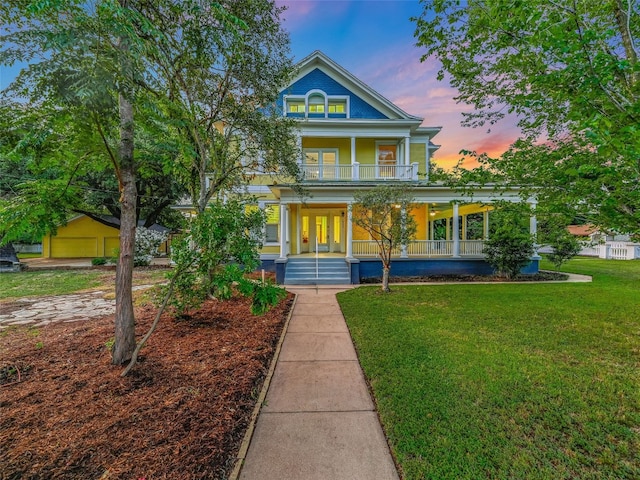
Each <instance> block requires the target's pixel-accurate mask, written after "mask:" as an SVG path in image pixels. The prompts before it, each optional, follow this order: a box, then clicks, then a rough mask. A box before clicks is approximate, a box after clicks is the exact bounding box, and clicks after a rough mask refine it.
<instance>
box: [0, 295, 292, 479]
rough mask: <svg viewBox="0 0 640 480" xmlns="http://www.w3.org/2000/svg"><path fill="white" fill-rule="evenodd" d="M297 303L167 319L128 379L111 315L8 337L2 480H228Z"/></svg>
mask: <svg viewBox="0 0 640 480" xmlns="http://www.w3.org/2000/svg"><path fill="white" fill-rule="evenodd" d="M292 301H293V296H292V295H289V296H288V297H287V298H286V299H285V300H284V301H283V302H281V303H280V305H279V306H277V307H276V308H274V309H272V310H271V311H270V312H269V313H267V314H266V315H265V316H254V315H252V314H251V313H250V304H249V302H248V301H247V300H245V299H242V298H235V299H232V300H230V301H228V302H215V301H208V302H207V303H206V304H205V305H204V307H203V308H202V309H200V310H198V311H197V312H193V314H192V316H190V317H188V318H184V319H180V320H175V319H173V318H172V317H169V316H168V315H165V318H163V319H162V320H161V322H160V325H159V326H158V329H157V330H156V332H155V333H154V334H153V335H152V336H151V338H150V340H149V342H148V344H147V346H146V347H145V348H144V349H143V351H142V357H141V358H140V359H139V364H138V365H137V366H136V367H135V368H134V369H133V370H132V371H131V373H130V374H129V376H128V377H126V378H121V377H120V373H121V372H122V370H123V367H120V366H113V365H111V364H110V360H111V358H110V353H109V351H108V348H107V346H106V344H107V343H108V341H109V339H111V338H112V337H113V317H105V318H102V319H95V320H87V321H82V322H75V323H60V324H52V325H49V326H47V327H44V328H40V329H37V330H34V329H31V330H29V329H26V328H16V329H11V330H10V331H8V332H7V331H5V332H2V333H0V479H2V480H8V479H65V480H66V479H102V480H106V479H135V480H138V479H146V480H151V479H219V478H226V477H227V476H228V474H229V473H230V471H231V469H232V468H233V463H234V461H235V457H236V455H237V451H238V449H239V446H240V442H241V441H242V438H243V435H244V433H245V430H246V427H247V425H248V422H249V420H250V416H251V412H252V410H253V407H254V405H255V402H256V399H257V397H258V394H259V392H260V389H261V387H262V384H263V380H264V377H265V375H266V373H267V370H268V367H269V362H270V360H271V359H272V357H273V355H274V350H275V347H276V345H277V341H278V339H279V336H280V334H281V332H282V328H283V325H284V323H285V320H286V316H287V315H288V312H289V309H290V306H291V303H292ZM155 311H156V310H155V308H153V307H150V306H149V307H142V308H139V309H138V310H137V313H136V320H137V326H136V331H137V333H138V334H140V335H142V334H144V332H146V330H147V328H148V326H149V325H150V324H151V321H152V320H153V316H154V315H155Z"/></svg>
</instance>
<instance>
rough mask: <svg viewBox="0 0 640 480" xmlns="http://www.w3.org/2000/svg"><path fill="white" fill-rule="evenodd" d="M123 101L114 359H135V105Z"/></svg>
mask: <svg viewBox="0 0 640 480" xmlns="http://www.w3.org/2000/svg"><path fill="white" fill-rule="evenodd" d="M119 103H120V152H119V153H120V175H119V176H120V201H121V204H122V213H121V215H120V257H119V258H118V266H117V268H116V321H115V324H116V325H115V343H114V345H113V355H112V359H111V361H112V363H113V364H114V365H120V364H123V363H125V362H127V361H129V360H130V359H131V356H132V355H133V351H134V350H135V348H136V336H135V317H134V314H133V296H132V292H131V285H132V279H133V253H134V247H135V239H136V199H137V190H136V175H135V164H134V159H133V106H132V105H131V102H130V101H129V99H128V98H126V97H125V96H124V95H123V94H120V97H119Z"/></svg>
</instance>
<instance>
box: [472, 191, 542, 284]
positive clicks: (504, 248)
mask: <svg viewBox="0 0 640 480" xmlns="http://www.w3.org/2000/svg"><path fill="white" fill-rule="evenodd" d="M489 218H490V219H491V221H490V226H489V239H488V240H487V241H486V242H485V245H484V254H485V258H486V261H487V263H488V264H489V265H491V266H492V267H493V268H494V269H495V271H496V272H497V273H498V274H499V275H503V276H505V277H506V278H514V277H515V276H516V275H518V274H519V273H520V270H522V268H524V267H526V266H527V265H528V264H529V263H530V262H531V257H532V256H533V254H534V253H535V250H534V238H533V236H532V235H531V234H530V233H529V226H528V225H526V224H525V223H524V222H525V221H524V219H527V218H529V216H528V207H527V205H523V204H509V203H506V202H505V203H500V204H499V205H498V206H497V208H496V209H495V210H493V211H492V212H491V215H490V217H489Z"/></svg>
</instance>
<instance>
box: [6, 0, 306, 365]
mask: <svg viewBox="0 0 640 480" xmlns="http://www.w3.org/2000/svg"><path fill="white" fill-rule="evenodd" d="M279 13H280V9H278V8H277V7H276V6H275V4H274V3H273V2H272V1H269V0H250V1H249V0H247V1H229V2H225V3H224V4H221V3H218V2H213V1H205V2H202V1H199V0H183V1H179V2H175V1H169V0H164V1H163V0H159V1H157V2H141V1H135V0H101V1H98V2H95V3H92V4H86V3H84V2H79V1H74V0H56V1H51V2H39V1H35V0H34V1H22V0H12V1H10V2H5V4H3V5H2V6H1V7H0V18H1V19H2V20H3V22H2V23H3V25H5V28H4V29H3V31H2V33H1V35H2V36H1V38H0V63H4V64H12V63H13V62H15V61H18V60H19V61H22V62H28V63H30V65H29V67H27V68H26V69H24V70H23V71H22V72H21V73H20V75H19V76H18V78H17V79H16V81H15V82H14V83H13V85H12V86H11V87H10V89H9V90H8V92H5V93H7V94H11V95H13V97H14V98H16V99H18V98H20V99H26V100H27V102H26V103H25V104H28V105H29V106H30V107H32V106H37V107H47V108H49V109H50V110H51V111H52V112H63V113H64V112H70V115H71V120H72V122H71V123H70V125H71V126H75V127H76V129H77V130H79V128H78V127H79V126H81V125H80V124H82V125H86V126H89V127H91V128H92V129H93V130H92V131H89V132H88V135H89V136H90V137H91V138H92V139H95V138H96V137H97V138H98V140H99V141H98V143H101V145H102V146H103V147H104V151H103V152H102V155H105V152H106V158H107V162H109V163H110V164H111V166H112V168H113V171H114V173H115V180H116V181H117V185H118V190H119V192H120V196H119V201H118V205H117V207H118V209H119V212H120V232H121V235H120V259H119V261H118V269H117V271H116V335H115V339H116V340H115V345H114V350H113V359H112V360H113V362H114V363H122V362H124V361H126V360H127V359H129V358H130V357H131V355H132V352H133V350H134V346H135V335H134V334H135V332H134V317H133V307H132V299H131V274H132V268H133V245H134V238H135V228H136V212H137V208H138V206H139V196H138V175H141V172H143V170H144V168H139V167H141V166H142V163H141V161H140V160H141V156H140V155H138V154H137V153H136V152H138V151H139V147H140V145H141V144H142V143H143V140H144V138H143V137H142V135H141V132H144V131H145V130H143V129H141V128H140V127H141V125H143V122H141V118H147V117H148V116H149V114H151V119H153V120H156V126H166V134H164V135H159V136H156V138H161V140H157V141H156V145H154V147H155V146H158V143H160V142H165V141H169V142H170V144H171V148H173V149H175V151H176V152H177V153H176V161H175V162H174V164H175V165H176V168H175V170H167V169H166V168H163V173H165V174H171V173H172V174H173V175H174V176H175V177H176V178H177V179H179V180H180V181H181V182H182V184H183V185H184V186H185V188H187V189H188V190H189V191H190V192H191V195H192V198H193V199H194V204H195V205H196V206H197V208H198V210H199V211H204V209H205V208H206V204H207V202H208V201H209V200H210V199H211V198H215V197H216V196H219V195H223V194H225V193H228V192H230V191H232V190H234V189H240V188H241V187H242V185H243V184H244V183H246V181H247V180H249V179H250V178H251V176H252V175H254V174H255V172H259V171H260V170H261V169H263V170H265V171H278V170H279V171H280V172H281V173H283V174H290V173H293V174H295V172H296V168H295V159H296V158H297V156H296V153H295V152H296V147H295V142H294V141H293V138H294V137H293V130H292V124H291V123H290V121H289V120H285V119H284V118H282V117H281V116H276V115H272V111H273V108H272V107H270V105H272V104H273V102H274V101H275V99H276V97H277V92H278V88H280V87H281V86H282V85H283V84H285V83H286V82H284V81H283V80H285V79H288V78H289V76H290V74H291V72H292V66H291V60H290V59H289V58H288V56H287V54H288V36H287V35H286V34H285V33H284V32H283V30H282V29H281V27H280V24H279V22H278V19H279ZM87 120H89V121H87ZM149 123H151V122H149ZM146 131H152V130H151V129H150V128H149V129H148V130H146ZM70 138H72V139H73V141H77V142H78V145H85V146H86V143H84V142H80V137H79V136H78V135H73V136H71V137H70ZM147 138H153V137H147ZM114 139H116V141H115V142H114ZM94 144H95V142H94ZM82 158H83V157H82V156H81V155H79V156H77V157H76V159H77V161H78V162H79V160H80V159H82ZM243 159H246V160H243ZM51 166H52V168H55V167H59V168H61V169H63V170H65V171H69V170H68V167H69V164H68V163H64V162H62V163H60V162H58V163H56V162H55V161H54V160H51ZM61 166H62V167H64V168H62V167H61ZM84 166H85V165H84V164H82V165H80V167H78V168H84ZM102 166H104V164H102ZM165 167H166V166H165ZM70 171H73V169H71V170H70ZM96 171H97V172H99V171H104V170H98V169H97V170H96ZM90 174H91V173H90V172H89V173H87V175H90ZM57 178H58V181H57V183H50V184H47V185H48V187H50V189H51V191H50V192H49V195H47V196H46V197H45V198H60V196H61V194H64V195H67V196H68V197H69V198H71V197H73V196H74V193H72V190H73V185H71V184H70V183H69V182H65V180H66V177H64V178H63V179H61V178H60V177H57ZM101 181H102V180H101ZM33 185H34V187H35V185H36V183H35V182H34V183H33ZM39 188H42V187H39ZM23 192H24V191H23ZM27 197H28V196H24V195H21V196H19V197H18V198H17V200H16V201H22V204H21V207H22V212H25V213H27V212H28V210H27V206H28V204H29V202H26V201H24V199H25V198H27ZM32 198H35V194H34V196H32ZM14 200H15V199H14ZM14 207H15V205H14ZM15 210H16V209H15V208H14V211H15ZM34 211H37V212H40V213H41V215H40V216H39V217H38V220H39V221H42V220H43V217H44V216H45V215H46V212H47V208H45V207H42V208H38V209H37V210H35V209H34ZM19 217H20V215H16V216H15V217H14V219H15V221H16V222H20V220H19ZM31 218H32V219H33V218H34V217H33V216H32V217H31ZM52 224H54V222H50V223H49V224H44V225H45V227H43V228H44V229H46V228H49V227H51V226H52ZM22 225H24V222H23V223H22ZM40 225H43V224H42V223H40Z"/></svg>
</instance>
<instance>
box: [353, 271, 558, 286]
mask: <svg viewBox="0 0 640 480" xmlns="http://www.w3.org/2000/svg"><path fill="white" fill-rule="evenodd" d="M568 278H569V276H568V275H566V274H564V273H558V272H538V273H532V274H529V275H524V274H523V275H516V276H515V277H513V278H511V279H508V278H505V277H500V276H498V275H424V276H410V277H396V276H389V282H391V283H416V282H424V283H440V282H461V283H464V282H497V283H500V282H549V281H562V280H567V279H568ZM362 283H382V278H365V279H363V280H362Z"/></svg>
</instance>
